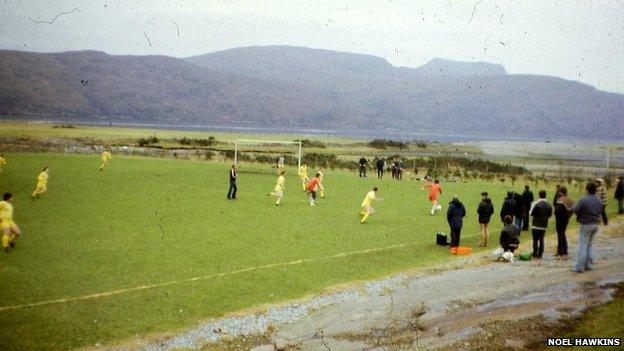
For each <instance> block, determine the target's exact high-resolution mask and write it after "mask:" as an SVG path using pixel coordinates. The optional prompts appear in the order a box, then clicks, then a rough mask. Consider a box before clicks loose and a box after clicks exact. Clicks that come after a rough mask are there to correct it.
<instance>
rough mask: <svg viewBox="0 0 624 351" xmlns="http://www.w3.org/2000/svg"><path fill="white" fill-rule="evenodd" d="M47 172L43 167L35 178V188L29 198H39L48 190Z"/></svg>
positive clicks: (46, 168)
mask: <svg viewBox="0 0 624 351" xmlns="http://www.w3.org/2000/svg"><path fill="white" fill-rule="evenodd" d="M48 171H49V169H48V167H43V171H41V173H39V175H38V176H37V188H36V189H35V191H34V192H33V193H32V196H31V197H35V196H39V195H41V194H43V193H45V192H46V191H47V190H48V178H49V177H50V175H49V174H48Z"/></svg>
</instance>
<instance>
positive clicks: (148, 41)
mask: <svg viewBox="0 0 624 351" xmlns="http://www.w3.org/2000/svg"><path fill="white" fill-rule="evenodd" d="M143 35H144V36H145V39H147V43H148V44H149V46H150V48H151V47H152V42H151V41H150V38H149V37H148V36H147V33H145V32H143Z"/></svg>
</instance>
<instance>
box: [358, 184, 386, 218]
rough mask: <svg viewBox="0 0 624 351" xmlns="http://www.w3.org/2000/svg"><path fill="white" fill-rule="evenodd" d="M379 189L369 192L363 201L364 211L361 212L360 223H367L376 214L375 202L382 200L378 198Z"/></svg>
mask: <svg viewBox="0 0 624 351" xmlns="http://www.w3.org/2000/svg"><path fill="white" fill-rule="evenodd" d="M378 190H379V189H377V188H373V190H371V191H369V192H368V193H367V194H366V197H365V198H364V201H362V209H361V210H360V223H364V222H366V220H367V219H368V217H370V216H372V215H373V213H375V209H374V208H373V202H374V201H375V200H381V199H379V198H378V197H377V191H378Z"/></svg>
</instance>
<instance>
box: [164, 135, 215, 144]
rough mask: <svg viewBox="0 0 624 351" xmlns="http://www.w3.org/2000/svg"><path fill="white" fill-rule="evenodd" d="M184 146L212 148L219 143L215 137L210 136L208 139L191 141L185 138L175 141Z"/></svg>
mask: <svg viewBox="0 0 624 351" xmlns="http://www.w3.org/2000/svg"><path fill="white" fill-rule="evenodd" d="M174 140H176V141H177V142H178V143H180V144H182V145H197V146H211V145H214V144H216V143H217V139H215V137H213V136H210V137H208V139H189V138H187V137H184V138H182V139H174Z"/></svg>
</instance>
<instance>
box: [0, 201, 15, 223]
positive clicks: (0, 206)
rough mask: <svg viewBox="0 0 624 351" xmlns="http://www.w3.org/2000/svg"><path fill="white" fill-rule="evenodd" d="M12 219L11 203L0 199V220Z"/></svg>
mask: <svg viewBox="0 0 624 351" xmlns="http://www.w3.org/2000/svg"><path fill="white" fill-rule="evenodd" d="M12 219H13V205H12V204H11V203H9V202H6V201H0V221H3V220H12Z"/></svg>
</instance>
